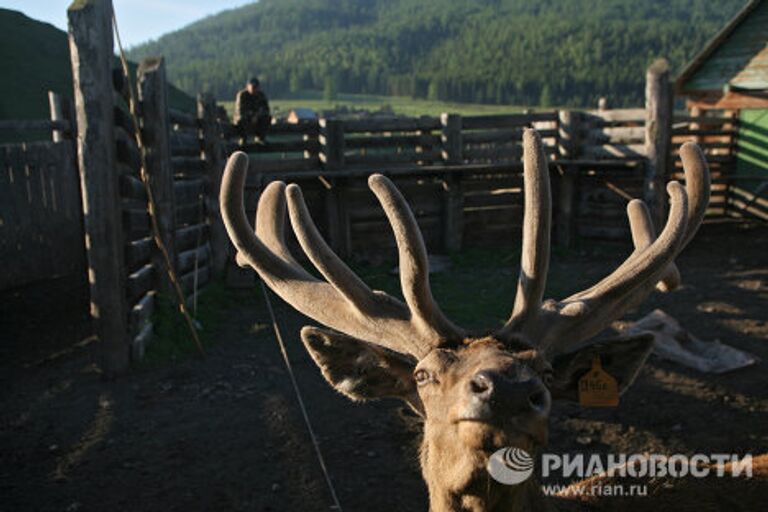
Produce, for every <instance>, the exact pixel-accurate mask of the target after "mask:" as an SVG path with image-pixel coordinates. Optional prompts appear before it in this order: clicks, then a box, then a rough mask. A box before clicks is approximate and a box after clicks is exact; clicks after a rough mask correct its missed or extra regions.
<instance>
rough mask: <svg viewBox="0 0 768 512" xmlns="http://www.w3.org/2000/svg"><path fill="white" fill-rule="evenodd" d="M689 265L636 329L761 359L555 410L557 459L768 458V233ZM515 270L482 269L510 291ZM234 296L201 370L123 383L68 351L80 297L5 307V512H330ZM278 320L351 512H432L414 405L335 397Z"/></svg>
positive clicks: (598, 270) (702, 246) (691, 257)
mask: <svg viewBox="0 0 768 512" xmlns="http://www.w3.org/2000/svg"><path fill="white" fill-rule="evenodd" d="M618 247H619V249H617V250H616V251H599V252H594V253H593V252H590V251H589V250H588V249H585V248H582V250H581V251H573V252H570V253H568V254H564V255H563V254H561V255H557V256H556V257H555V259H554V261H553V275H556V276H559V277H558V278H559V279H562V280H565V282H561V283H558V287H563V288H566V289H575V288H576V287H578V286H581V285H584V284H587V283H588V282H589V281H592V280H594V279H596V278H597V277H599V276H600V275H601V274H604V273H605V272H607V271H609V270H610V269H612V268H613V266H614V265H616V264H617V263H618V262H619V260H620V258H621V257H622V255H625V254H626V247H621V246H618ZM678 264H679V266H680V268H681V270H682V272H683V277H684V281H685V283H686V284H685V286H684V287H683V288H682V289H681V290H680V291H678V292H676V293H674V294H670V295H665V296H661V295H656V296H655V297H654V298H653V299H652V300H651V301H649V303H647V304H646V305H645V306H643V308H642V310H641V311H639V312H636V313H634V314H633V315H632V316H635V317H636V316H638V315H640V314H644V313H646V312H648V311H650V310H651V309H652V308H655V307H660V308H662V309H663V310H665V311H666V312H668V313H669V314H671V315H672V316H674V317H675V318H677V319H678V320H679V321H681V323H682V324H683V325H684V326H686V327H687V328H688V329H690V330H691V331H692V332H693V333H694V334H697V335H699V336H700V337H702V338H704V339H719V340H721V341H723V342H725V343H728V344H731V345H733V346H735V347H737V348H740V349H743V350H747V351H749V352H752V353H754V354H756V355H758V356H759V357H760V358H761V359H762V362H760V363H759V364H757V365H755V366H753V367H751V368H747V369H743V370H739V371H735V372H732V373H728V374H724V375H716V376H713V375H704V374H700V373H697V372H695V371H692V370H688V369H685V368H683V367H681V366H677V365H674V364H671V363H667V362H663V361H660V360H659V359H657V358H651V359H650V360H649V363H648V364H647V365H646V367H645V368H644V369H643V371H642V374H641V375H640V377H639V379H638V381H637V382H636V384H635V386H634V388H633V389H632V390H630V391H629V392H628V393H627V395H625V397H624V398H622V403H621V405H620V407H618V408H617V409H609V410H598V409H581V408H579V407H575V406H567V407H566V406H557V407H556V408H555V410H554V412H553V419H552V422H551V429H552V430H551V436H550V438H551V441H550V446H549V448H548V451H550V452H555V453H563V452H568V453H575V452H583V453H608V452H614V453H615V452H630V453H635V452H645V451H650V452H662V453H668V454H671V453H677V452H679V453H687V454H690V453H694V452H703V453H736V454H742V455H743V454H746V453H752V454H759V453H764V452H768V428H766V427H768V228H767V227H765V226H762V227H758V226H751V227H738V226H734V225H732V224H727V225H707V226H705V227H704V228H703V229H702V231H701V232H700V234H699V235H698V236H697V238H696V239H695V241H694V242H693V243H692V244H691V246H690V247H689V248H688V249H687V250H686V252H685V253H684V254H683V255H682V256H681V257H680V258H679V260H678ZM513 265H514V263H512V262H511V263H510V268H507V269H486V272H489V273H490V274H489V275H491V277H494V276H495V277H496V278H501V277H503V278H504V279H510V280H512V281H513V280H514V279H515V275H516V274H515V271H514V268H513ZM494 273H497V274H494ZM467 292H468V297H470V298H469V299H468V300H472V299H471V297H472V295H471V293H482V291H479V290H468V291H467ZM232 293H233V294H236V299H237V300H235V301H233V304H234V306H233V307H231V308H230V309H229V311H228V312H227V315H226V321H225V322H222V323H221V325H218V326H217V327H216V332H215V337H216V338H217V343H215V344H214V346H213V347H212V348H211V349H210V350H209V353H208V355H207V357H206V358H205V359H201V358H198V357H189V358H186V359H184V360H181V361H176V362H172V361H168V362H166V363H165V364H159V365H144V366H140V367H138V368H137V369H136V370H135V371H133V372H132V373H131V374H130V375H127V376H125V377H123V378H120V379H118V380H117V381H114V382H104V381H103V380H102V378H101V377H100V375H99V374H98V372H97V371H95V369H94V365H93V364H92V354H91V351H92V349H93V344H91V345H88V346H86V347H74V348H73V347H72V346H73V345H74V344H75V343H77V342H80V341H81V340H83V339H86V338H87V337H88V335H89V329H88V322H87V320H86V318H85V315H84V311H85V303H86V299H85V298H84V294H83V283H82V282H80V281H75V282H72V281H71V280H66V279H63V280H59V281H57V282H54V283H45V284H44V285H41V286H38V287H34V288H29V289H25V290H21V291H16V292H13V293H6V294H5V295H3V296H2V297H0V322H1V323H0V327H1V328H0V357H2V362H0V403H1V404H2V409H1V410H0V511H3V512H6V511H7V512H15V511H25V510H36V511H37V510H39V511H48V510H50V511H69V512H74V511H102V510H120V511H123V510H125V511H134V510H136V511H139V510H141V511H153V510H158V511H169V510H234V511H239V510H248V511H289V510H291V511H292V510H304V511H327V510H330V509H331V507H330V505H331V501H330V497H329V493H328V491H327V488H326V486H325V483H324V481H323V477H322V474H321V473H320V471H319V469H318V464H317V461H316V459H315V456H314V453H313V449H312V446H311V444H310V442H309V438H308V436H307V433H306V429H305V427H304V424H303V422H302V418H301V415H300V412H299V409H298V408H297V405H296V399H295V397H294V394H293V391H292V388H291V385H290V381H289V379H288V376H287V373H286V370H285V368H284V365H283V363H282V360H281V357H280V353H279V350H278V347H277V345H276V342H275V340H274V337H273V334H272V332H271V331H270V330H269V329H267V328H263V325H261V324H265V323H267V314H266V312H265V309H264V307H263V303H262V301H261V299H260V298H259V295H258V293H259V292H258V289H254V290H252V291H248V290H239V291H232ZM511 302H512V297H509V299H508V304H511ZM275 304H279V302H278V301H277V300H275ZM506 307H508V306H507V305H503V308H506ZM503 308H502V309H503ZM277 314H278V317H279V318H278V320H279V322H280V324H281V327H282V330H283V332H284V334H285V336H286V338H287V342H288V345H289V352H290V356H291V358H292V360H293V363H294V366H295V370H296V372H297V377H298V380H299V385H300V386H301V389H302V390H303V392H304V395H305V397H306V401H307V407H308V410H309V415H310V417H311V418H312V421H313V424H314V427H315V430H316V432H317V434H318V436H319V438H320V441H321V446H322V451H323V454H324V455H325V458H326V462H327V465H328V468H329V471H330V473H331V475H332V477H333V481H334V483H335V485H336V488H337V491H338V494H339V499H340V501H341V503H342V505H343V507H344V509H345V510H347V511H357V510H365V511H367V512H376V511H390V510H408V511H410V510H426V508H427V500H426V490H425V487H424V484H423V483H422V481H421V478H420V476H419V471H418V464H417V445H418V434H417V433H415V432H413V431H410V430H408V429H407V428H406V426H405V423H404V421H403V420H402V418H401V416H400V415H399V414H398V411H399V409H400V404H398V403H396V402H378V403H371V404H365V405H354V404H351V403H350V402H348V401H347V400H346V399H345V398H343V397H342V396H340V395H338V394H336V393H335V392H333V391H332V390H331V389H330V388H329V387H328V386H327V385H326V384H325V383H324V381H322V378H321V377H320V375H319V372H318V370H317V368H316V367H315V366H314V364H313V363H312V362H311V361H310V359H309V358H308V356H307V354H306V353H305V352H304V351H303V349H302V348H301V346H300V342H299V341H298V337H297V335H298V328H299V327H300V326H301V325H303V322H304V320H303V319H302V318H300V316H299V315H298V314H296V313H294V312H293V311H292V310H290V308H288V307H286V306H285V305H282V304H279V305H278V307H277ZM204 327H205V326H204ZM62 350H64V352H63V353H61V351H62ZM52 354H57V355H56V357H53V358H51V359H45V358H46V357H50V356H51V355H52Z"/></svg>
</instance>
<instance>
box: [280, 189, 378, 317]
mask: <svg viewBox="0 0 768 512" xmlns="http://www.w3.org/2000/svg"><path fill="white" fill-rule="evenodd" d="M285 192H286V196H287V197H288V211H289V214H290V218H291V226H293V232H294V233H295V234H296V238H297V239H298V241H299V244H300V245H301V248H302V249H303V250H304V253H305V254H306V255H307V257H308V258H309V260H310V261H311V262H312V264H313V265H314V266H315V267H317V270H319V271H320V273H321V274H322V275H323V277H325V278H326V279H327V280H328V282H330V283H331V284H332V285H333V287H334V288H336V289H337V290H338V291H339V292H340V293H341V294H342V295H344V297H346V299H347V300H348V301H349V302H350V303H352V304H354V305H355V306H356V307H357V308H358V309H359V310H360V312H361V313H364V314H369V315H370V314H374V313H375V307H376V301H375V297H374V295H373V292H372V291H371V289H370V288H368V286H367V285H366V284H365V283H364V282H363V281H362V280H360V278H359V277H357V275H356V274H355V273H354V272H352V270H350V268H349V267H348V266H347V265H345V264H344V262H343V261H341V259H340V258H339V257H338V256H337V255H336V254H335V253H334V252H333V251H332V250H331V248H330V247H328V244H327V243H326V242H325V240H324V239H323V237H322V235H320V232H319V231H318V230H317V226H315V223H314V221H313V220H312V217H311V216H310V214H309V210H308V209H307V204H306V203H305V202H304V194H302V192H301V188H299V186H298V185H295V184H291V185H289V186H288V188H287V189H286V191H285Z"/></svg>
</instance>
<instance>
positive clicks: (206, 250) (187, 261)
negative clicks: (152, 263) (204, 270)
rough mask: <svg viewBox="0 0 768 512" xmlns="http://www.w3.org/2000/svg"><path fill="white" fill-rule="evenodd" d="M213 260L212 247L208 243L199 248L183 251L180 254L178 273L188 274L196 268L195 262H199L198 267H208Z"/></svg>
mask: <svg viewBox="0 0 768 512" xmlns="http://www.w3.org/2000/svg"><path fill="white" fill-rule="evenodd" d="M210 258H211V245H210V244H209V243H206V244H205V245H201V246H199V247H195V248H193V249H189V250H187V251H182V252H180V253H179V259H178V272H179V273H180V274H186V273H187V272H189V271H190V270H192V269H194V267H195V260H197V266H198V267H202V266H203V265H206V264H207V263H208V261H209V260H210Z"/></svg>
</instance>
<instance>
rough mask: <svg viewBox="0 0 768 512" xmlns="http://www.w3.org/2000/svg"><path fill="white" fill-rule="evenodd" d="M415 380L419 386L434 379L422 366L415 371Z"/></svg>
mask: <svg viewBox="0 0 768 512" xmlns="http://www.w3.org/2000/svg"><path fill="white" fill-rule="evenodd" d="M413 380H415V381H416V385H417V386H423V385H424V384H428V383H429V382H431V381H432V374H430V373H429V372H428V371H427V370H425V369H423V368H422V369H419V370H416V371H415V372H413Z"/></svg>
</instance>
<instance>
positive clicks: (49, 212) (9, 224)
mask: <svg viewBox="0 0 768 512" xmlns="http://www.w3.org/2000/svg"><path fill="white" fill-rule="evenodd" d="M48 99H49V105H50V109H51V118H50V119H43V120H24V121H12V120H3V121H0V132H1V133H12V134H14V135H15V136H19V137H21V138H26V137H29V136H30V134H39V133H41V132H43V133H45V132H47V137H48V138H49V139H51V140H49V141H34V142H23V143H13V144H3V145H0V262H2V266H3V272H2V273H0V289H7V288H11V287H17V286H22V285H25V284H29V283H32V282H34V281H40V280H45V279H51V278H55V277H58V276H64V275H69V274H76V273H82V272H83V271H84V269H85V251H84V249H83V243H82V239H83V237H82V235H83V231H82V208H81V206H80V186H79V182H78V176H77V167H76V165H75V147H74V143H73V139H72V133H73V125H74V123H73V121H72V118H71V117H70V114H71V112H72V110H71V108H69V106H68V105H67V104H66V103H65V102H63V101H62V99H61V98H60V97H59V95H57V94H55V93H49V94H48Z"/></svg>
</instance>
